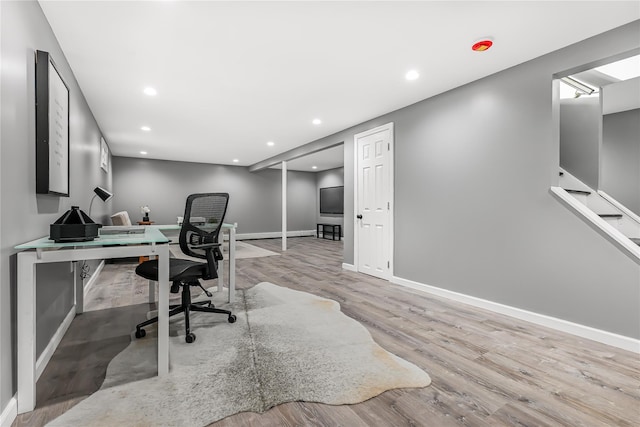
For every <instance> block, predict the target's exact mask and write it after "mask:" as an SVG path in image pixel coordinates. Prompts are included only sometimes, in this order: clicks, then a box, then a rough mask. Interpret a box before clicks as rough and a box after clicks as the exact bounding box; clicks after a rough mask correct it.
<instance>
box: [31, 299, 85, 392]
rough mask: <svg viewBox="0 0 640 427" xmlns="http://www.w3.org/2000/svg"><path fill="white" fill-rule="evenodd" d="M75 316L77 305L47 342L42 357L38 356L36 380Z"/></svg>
mask: <svg viewBox="0 0 640 427" xmlns="http://www.w3.org/2000/svg"><path fill="white" fill-rule="evenodd" d="M74 317H76V306H75V305H74V306H73V307H71V310H69V313H67V316H66V317H65V318H64V320H63V321H62V323H60V326H59V327H58V330H57V331H56V333H55V334H54V335H53V337H51V340H50V341H49V344H47V347H46V348H45V349H44V350H43V351H42V354H41V355H40V357H38V360H36V381H37V380H38V378H40V375H42V373H43V372H44V368H46V367H47V364H48V363H49V360H51V357H52V356H53V353H54V352H55V351H56V348H58V345H59V344H60V341H62V337H64V334H65V333H66V332H67V329H69V326H71V322H72V321H73V318H74Z"/></svg>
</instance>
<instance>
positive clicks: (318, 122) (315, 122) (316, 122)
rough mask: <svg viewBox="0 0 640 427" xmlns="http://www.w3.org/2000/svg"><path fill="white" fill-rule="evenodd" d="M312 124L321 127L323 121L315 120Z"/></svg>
mask: <svg viewBox="0 0 640 427" xmlns="http://www.w3.org/2000/svg"><path fill="white" fill-rule="evenodd" d="M311 123H313V124H314V125H319V124H320V123H322V120H320V119H313V121H312V122H311Z"/></svg>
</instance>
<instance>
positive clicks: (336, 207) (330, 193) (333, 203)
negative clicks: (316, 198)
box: [320, 186, 344, 214]
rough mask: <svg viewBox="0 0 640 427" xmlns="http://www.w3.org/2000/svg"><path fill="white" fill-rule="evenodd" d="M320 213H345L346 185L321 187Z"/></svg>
mask: <svg viewBox="0 0 640 427" xmlns="http://www.w3.org/2000/svg"><path fill="white" fill-rule="evenodd" d="M320 213H321V214H343V213H344V187H342V186H341V187H326V188H321V189H320Z"/></svg>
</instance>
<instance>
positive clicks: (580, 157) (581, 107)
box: [560, 96, 602, 189]
mask: <svg viewBox="0 0 640 427" xmlns="http://www.w3.org/2000/svg"><path fill="white" fill-rule="evenodd" d="M601 126H602V109H601V108H600V98H599V97H598V96H594V97H589V98H571V99H562V100H561V101H560V166H561V167H562V168H564V169H565V170H566V171H567V172H569V173H570V174H572V175H573V176H575V177H576V178H578V179H579V180H580V181H582V182H584V183H585V184H587V185H588V186H589V187H591V188H593V189H597V188H598V170H599V169H600V161H599V155H600V135H601Z"/></svg>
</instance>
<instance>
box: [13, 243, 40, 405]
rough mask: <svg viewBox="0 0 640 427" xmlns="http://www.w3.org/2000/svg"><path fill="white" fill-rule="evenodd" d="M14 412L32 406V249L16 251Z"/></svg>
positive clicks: (33, 302) (34, 283)
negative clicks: (16, 351)
mask: <svg viewBox="0 0 640 427" xmlns="http://www.w3.org/2000/svg"><path fill="white" fill-rule="evenodd" d="M17 288H18V292H17V293H18V295H17V299H18V304H17V305H18V307H17V316H18V318H17V322H18V325H17V328H18V339H17V340H18V357H17V364H18V413H19V414H22V413H25V412H29V411H33V409H34V408H35V406H36V253H35V252H20V253H18V286H17Z"/></svg>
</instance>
